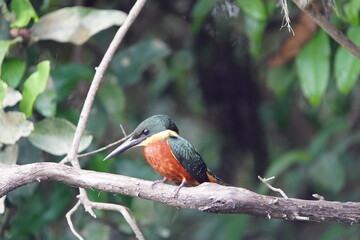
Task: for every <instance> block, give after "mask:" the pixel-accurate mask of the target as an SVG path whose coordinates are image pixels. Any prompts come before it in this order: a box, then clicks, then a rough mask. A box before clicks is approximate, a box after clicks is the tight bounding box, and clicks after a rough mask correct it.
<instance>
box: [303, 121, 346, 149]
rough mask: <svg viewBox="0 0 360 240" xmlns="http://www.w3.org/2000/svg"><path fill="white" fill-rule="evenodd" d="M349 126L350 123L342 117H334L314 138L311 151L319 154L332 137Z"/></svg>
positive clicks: (310, 147)
mask: <svg viewBox="0 0 360 240" xmlns="http://www.w3.org/2000/svg"><path fill="white" fill-rule="evenodd" d="M348 128H349V124H348V123H347V121H345V120H344V119H342V118H339V119H334V120H332V121H330V122H329V123H328V124H326V125H325V126H324V127H323V129H321V131H319V132H318V134H317V135H316V136H315V137H314V138H313V140H312V141H311V143H310V146H309V152H310V153H311V154H312V155H313V156H317V155H318V154H320V153H321V152H323V151H324V149H325V147H326V144H327V143H328V142H329V139H330V137H332V136H333V135H335V134H336V133H339V132H343V131H345V130H346V129H348Z"/></svg>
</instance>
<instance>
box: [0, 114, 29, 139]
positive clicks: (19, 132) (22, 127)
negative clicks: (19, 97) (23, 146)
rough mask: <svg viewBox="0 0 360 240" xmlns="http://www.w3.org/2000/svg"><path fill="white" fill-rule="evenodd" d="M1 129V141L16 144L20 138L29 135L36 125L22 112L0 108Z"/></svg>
mask: <svg viewBox="0 0 360 240" xmlns="http://www.w3.org/2000/svg"><path fill="white" fill-rule="evenodd" d="M0 129H1V134H0V143H5V144H15V143H16V142H17V141H18V140H19V138H21V137H26V136H29V135H30V133H31V131H32V130H34V126H33V123H32V122H30V121H27V120H26V117H25V114H23V113H22V112H11V111H9V112H4V111H3V110H0Z"/></svg>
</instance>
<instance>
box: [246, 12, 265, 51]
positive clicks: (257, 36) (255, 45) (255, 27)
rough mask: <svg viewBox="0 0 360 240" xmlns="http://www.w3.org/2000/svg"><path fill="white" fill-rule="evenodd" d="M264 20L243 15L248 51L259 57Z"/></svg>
mask: <svg viewBox="0 0 360 240" xmlns="http://www.w3.org/2000/svg"><path fill="white" fill-rule="evenodd" d="M265 27H266V21H264V20H259V19H256V18H252V17H249V16H245V31H246V33H247V35H248V36H249V39H250V53H251V55H253V56H254V57H259V56H260V54H261V49H262V40H263V35H264V30H265Z"/></svg>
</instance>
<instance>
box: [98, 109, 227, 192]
mask: <svg viewBox="0 0 360 240" xmlns="http://www.w3.org/2000/svg"><path fill="white" fill-rule="evenodd" d="M139 146H142V147H143V154H144V157H145V160H146V161H147V162H148V163H149V165H150V166H151V167H152V168H153V169H154V170H155V171H157V172H158V173H160V174H161V175H162V176H163V177H164V178H163V179H162V180H156V181H154V182H153V186H154V185H156V184H158V183H165V182H167V181H169V182H173V183H180V185H179V186H178V187H177V188H176V190H175V196H176V195H178V193H179V190H180V189H181V188H182V187H183V186H184V185H185V184H192V185H199V184H201V183H204V182H213V183H219V184H222V185H227V184H226V183H225V182H224V181H223V180H222V179H220V178H219V177H217V176H216V175H215V174H213V173H212V172H211V171H210V170H209V169H208V168H207V166H206V164H205V162H204V161H203V159H202V157H201V156H200V154H199V153H198V151H197V150H196V149H195V148H194V147H193V146H192V145H191V144H190V143H189V142H188V141H187V140H186V139H185V138H183V137H181V136H180V135H179V129H178V127H177V126H176V124H175V122H174V121H173V120H172V119H171V118H170V117H169V116H167V115H164V114H157V115H153V116H151V117H149V118H147V119H145V120H144V121H143V122H141V123H140V124H139V125H138V126H137V127H136V128H135V130H134V131H133V132H132V133H131V134H130V135H129V137H128V138H127V139H126V140H125V141H124V142H123V143H122V144H121V145H120V146H118V147H117V148H116V149H115V150H114V151H112V152H111V153H110V154H109V155H107V156H106V157H105V158H104V161H105V160H107V159H109V158H112V157H115V156H117V155H119V154H121V153H123V152H125V151H127V150H128V149H130V148H133V147H139Z"/></svg>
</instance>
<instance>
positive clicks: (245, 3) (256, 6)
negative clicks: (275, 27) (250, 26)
mask: <svg viewBox="0 0 360 240" xmlns="http://www.w3.org/2000/svg"><path fill="white" fill-rule="evenodd" d="M235 3H236V4H237V5H238V6H239V7H240V8H241V9H242V10H243V11H244V12H245V13H246V14H248V15H249V16H251V17H253V18H255V19H257V20H262V21H264V20H266V19H267V12H266V5H265V4H264V1H263V0H251V1H249V0H236V1H235Z"/></svg>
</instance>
